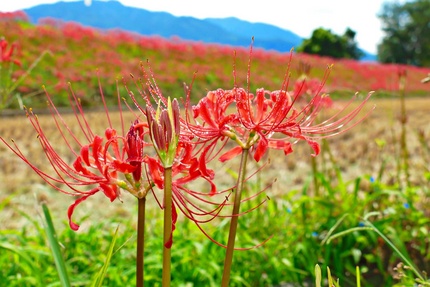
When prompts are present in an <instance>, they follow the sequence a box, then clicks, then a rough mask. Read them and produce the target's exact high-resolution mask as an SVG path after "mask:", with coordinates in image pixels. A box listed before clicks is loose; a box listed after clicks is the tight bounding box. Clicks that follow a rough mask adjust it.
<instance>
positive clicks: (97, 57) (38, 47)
mask: <svg viewBox="0 0 430 287" xmlns="http://www.w3.org/2000/svg"><path fill="white" fill-rule="evenodd" d="M20 15H21V14H20ZM24 15H25V14H24ZM17 20H18V21H17ZM23 21H24V24H23ZM25 21H26V17H23V16H22V15H21V16H20V17H12V16H11V15H9V14H1V15H0V30H1V31H2V33H3V36H5V37H6V38H7V39H8V40H9V41H10V42H11V43H14V42H16V43H17V44H18V45H19V47H20V48H21V49H20V50H19V51H18V55H17V56H19V61H21V62H22V64H23V67H24V69H22V70H17V71H16V74H15V77H18V76H20V75H21V74H22V73H24V70H25V68H27V67H28V66H29V65H30V63H32V62H33V61H34V60H35V59H36V58H37V57H38V56H39V55H40V54H41V53H42V52H43V51H45V50H49V51H50V53H51V54H50V55H51V56H47V57H45V59H43V61H41V62H40V63H39V65H38V66H37V67H36V69H35V70H34V72H33V73H32V74H31V75H30V76H29V77H27V78H26V80H25V82H24V83H23V85H21V87H20V91H21V93H23V94H26V93H32V92H37V91H40V90H41V89H40V83H43V84H45V85H46V86H47V87H48V88H49V89H50V90H53V91H55V92H56V93H57V95H56V96H55V97H54V99H53V100H54V102H55V103H56V104H57V105H66V104H67V100H66V95H65V94H64V93H62V92H61V91H63V90H64V88H65V87H67V83H68V82H73V83H74V85H75V87H76V92H77V93H78V95H79V96H80V97H81V101H82V102H83V104H84V105H92V104H94V103H95V102H97V97H94V95H95V94H96V93H97V91H98V84H97V81H95V80H94V78H95V77H94V75H95V72H94V71H95V69H98V70H99V72H100V75H102V76H101V77H102V79H101V81H102V82H103V89H104V91H105V92H106V95H107V101H108V103H109V105H111V104H112V103H114V96H113V95H114V94H115V89H113V88H110V87H112V86H114V83H115V81H114V79H115V78H121V77H124V76H126V75H128V74H129V73H130V72H131V73H135V74H136V73H137V70H136V67H135V60H136V59H138V60H142V61H145V60H146V59H149V58H150V59H151V61H152V62H153V65H154V69H156V70H159V71H161V70H165V71H169V73H165V74H162V75H160V76H159V78H158V80H159V82H160V87H161V88H162V89H163V91H165V92H168V93H169V94H170V95H172V96H175V97H180V96H181V91H182V85H183V82H189V80H190V75H192V74H193V73H195V72H196V71H197V74H196V80H197V81H196V84H195V85H194V91H195V93H194V94H193V97H195V98H193V101H194V102H196V101H197V100H199V98H198V97H197V95H199V94H201V93H204V91H207V90H214V89H216V88H217V87H225V86H231V85H232V82H231V77H230V72H229V69H230V67H231V55H232V54H233V49H234V48H232V47H229V46H221V45H207V44H203V43H199V42H187V41H183V40H180V39H163V38H160V37H146V36H141V35H136V34H133V33H129V32H125V31H118V30H110V31H100V30H96V29H93V28H89V27H83V26H81V25H79V24H76V23H64V22H60V21H57V20H54V19H45V20H43V21H42V22H41V23H39V24H38V25H35V26H31V25H30V24H29V23H28V22H25ZM256 41H258V39H256ZM83 46H84V47H85V49H82V48H81V47H83ZM236 53H237V58H238V59H239V60H241V62H245V61H246V58H247V51H246V49H244V48H236ZM295 57H296V61H294V63H292V68H291V72H292V77H293V79H294V78H295V79H297V78H298V77H299V76H300V73H299V72H297V71H298V70H299V63H300V62H305V63H308V64H310V65H311V66H312V67H313V69H312V76H314V77H322V76H323V74H324V70H325V68H326V65H327V63H334V68H333V72H332V77H331V78H330V79H328V80H327V83H326V89H328V90H329V91H330V92H344V91H347V93H353V92H355V91H357V90H365V91H368V90H375V91H384V92H389V93H392V92H395V91H397V89H398V71H399V69H404V70H407V78H408V79H407V85H406V91H407V92H411V93H412V92H414V93H417V94H419V93H422V92H423V91H426V90H428V87H427V86H425V85H424V84H422V83H421V79H422V78H424V77H425V76H426V75H427V74H428V73H429V72H430V70H429V69H424V68H417V67H412V66H400V65H381V64H377V63H364V62H357V61H351V60H334V59H330V58H326V57H318V56H311V55H306V54H301V53H300V54H296V55H295ZM130 59H133V61H131V60H130ZM288 61H289V56H288V54H285V53H278V52H274V51H263V50H258V49H257V50H255V51H254V63H255V66H258V67H259V69H260V70H261V71H264V73H258V74H256V75H255V76H254V79H255V83H259V85H261V86H280V85H281V84H282V77H279V75H282V74H283V69H284V67H285V65H286V64H287V63H288ZM238 68H241V67H238ZM237 83H239V84H242V85H243V84H244V83H246V78H245V77H238V78H237ZM250 85H251V87H250V88H251V89H252V90H255V89H257V88H258V86H257V85H254V84H253V83H250ZM343 94H344V93H343ZM38 102H40V101H39V99H38V98H36V100H34V101H33V102H31V104H32V105H35V104H37V103H38Z"/></svg>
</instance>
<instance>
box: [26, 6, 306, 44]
mask: <svg viewBox="0 0 430 287" xmlns="http://www.w3.org/2000/svg"><path fill="white" fill-rule="evenodd" d="M24 12H25V13H26V14H27V15H28V16H29V18H30V20H31V21H32V22H33V23H37V22H38V21H39V20H40V19H42V18H47V17H51V18H56V19H60V20H63V21H73V22H78V23H80V24H82V25H85V26H91V27H95V28H99V29H122V30H126V31H131V32H136V33H138V34H142V35H159V36H161V37H165V38H170V37H173V36H177V37H179V38H181V39H184V40H192V41H202V42H205V43H218V44H226V45H231V46H242V47H249V45H250V43H251V38H252V37H253V36H254V37H255V42H254V47H258V48H262V49H265V50H275V51H279V52H286V51H290V50H291V48H292V47H297V46H298V45H300V43H301V42H302V40H303V39H302V38H301V37H300V36H298V35H297V34H294V33H293V32H291V31H288V30H284V29H281V28H279V27H276V26H273V25H268V24H264V23H250V22H247V21H243V20H240V19H237V18H233V17H231V18H223V19H215V18H208V19H203V20H201V19H197V18H193V17H176V16H173V15H172V14H169V13H166V12H152V11H148V10H145V9H140V8H134V7H127V6H124V5H122V4H121V3H120V2H118V1H112V0H111V1H92V4H91V6H86V5H85V4H84V1H76V2H57V3H54V4H43V5H38V6H34V7H32V8H28V9H25V10H24Z"/></svg>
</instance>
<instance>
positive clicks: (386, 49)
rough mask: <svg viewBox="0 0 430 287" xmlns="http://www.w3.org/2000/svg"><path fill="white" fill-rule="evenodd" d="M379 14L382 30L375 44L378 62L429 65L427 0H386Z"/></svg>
mask: <svg viewBox="0 0 430 287" xmlns="http://www.w3.org/2000/svg"><path fill="white" fill-rule="evenodd" d="M378 17H379V18H380V19H381V21H382V30H383V31H384V34H385V35H384V38H383V39H382V42H381V43H380V44H379V45H378V60H379V61H380V62H382V63H400V64H409V65H416V66H429V65H430V37H429V35H430V22H429V19H430V0H417V1H413V2H406V3H404V4H399V3H385V4H384V5H383V8H382V12H381V14H380V15H378Z"/></svg>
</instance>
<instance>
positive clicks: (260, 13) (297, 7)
mask: <svg viewBox="0 0 430 287" xmlns="http://www.w3.org/2000/svg"><path fill="white" fill-rule="evenodd" d="M66 1H70V0H66ZM54 2H57V0H20V1H6V0H2V1H1V2H0V11H2V12H7V11H16V10H20V9H24V8H29V7H32V6H35V5H39V4H44V3H54ZM86 2H88V3H90V2H91V1H90V0H86ZM119 2H121V3H123V4H124V5H126V6H132V7H139V8H143V9H147V10H150V11H165V12H169V13H171V14H173V15H175V16H192V17H195V18H200V19H203V18H208V17H215V18H225V17H231V16H233V17H237V18H239V19H242V20H246V21H249V22H262V23H267V24H273V25H275V26H278V27H280V28H283V29H287V30H290V31H292V32H294V33H296V34H298V35H299V36H301V37H304V38H308V37H310V35H311V34H312V31H313V30H315V29H316V28H318V27H323V28H325V29H330V30H331V31H332V32H333V33H336V34H343V33H344V32H345V30H346V28H347V27H349V28H351V29H352V30H354V31H355V32H356V33H357V34H356V40H357V42H358V46H359V47H360V48H362V49H364V50H366V51H368V52H370V53H376V46H377V44H378V43H379V42H380V40H381V38H382V37H383V33H382V31H381V23H380V21H379V19H378V17H377V14H378V13H379V12H380V11H381V8H382V4H383V3H384V2H400V3H403V2H404V1H401V0H361V1H357V0H355V1H349V0H294V1H288V0H263V1H261V0H258V1H250V0H216V1H214V0H212V1H202V0H151V1H147V0H119Z"/></svg>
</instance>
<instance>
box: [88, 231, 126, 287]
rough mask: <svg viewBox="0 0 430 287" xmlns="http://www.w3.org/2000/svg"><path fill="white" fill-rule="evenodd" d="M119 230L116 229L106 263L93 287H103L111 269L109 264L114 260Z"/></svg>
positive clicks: (97, 275)
mask: <svg viewBox="0 0 430 287" xmlns="http://www.w3.org/2000/svg"><path fill="white" fill-rule="evenodd" d="M118 228H119V226H118V227H117V228H116V230H115V234H114V236H113V239H112V242H111V243H110V246H109V251H108V253H107V255H106V260H105V263H104V264H103V266H102V268H101V269H100V271H99V272H98V273H97V274H96V276H95V278H94V280H93V284H92V285H91V286H92V287H101V286H102V283H103V280H104V278H105V276H106V271H107V269H108V267H109V263H110V260H111V258H112V255H113V248H114V247H115V242H116V239H117V237H118Z"/></svg>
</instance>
